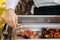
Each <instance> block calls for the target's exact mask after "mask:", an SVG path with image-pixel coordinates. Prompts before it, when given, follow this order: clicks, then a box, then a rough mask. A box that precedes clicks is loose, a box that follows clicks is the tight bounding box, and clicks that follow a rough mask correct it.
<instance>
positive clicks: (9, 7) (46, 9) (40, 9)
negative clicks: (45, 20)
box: [5, 0, 60, 28]
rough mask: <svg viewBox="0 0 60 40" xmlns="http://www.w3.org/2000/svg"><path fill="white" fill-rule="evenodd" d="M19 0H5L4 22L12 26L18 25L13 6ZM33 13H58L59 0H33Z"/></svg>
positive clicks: (59, 10) (59, 12) (59, 9)
mask: <svg viewBox="0 0 60 40" xmlns="http://www.w3.org/2000/svg"><path fill="white" fill-rule="evenodd" d="M18 1H20V0H7V2H6V16H5V22H6V23H7V24H8V25H10V26H11V27H13V28H16V26H17V25H18V17H17V15H16V14H15V7H16V5H17V4H18ZM33 1H34V5H35V8H34V15H51V14H52V15H56V14H58V15H59V14H60V0H33Z"/></svg>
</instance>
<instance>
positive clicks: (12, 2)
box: [6, 0, 20, 10]
mask: <svg viewBox="0 0 60 40" xmlns="http://www.w3.org/2000/svg"><path fill="white" fill-rule="evenodd" d="M18 1H20V0H6V9H10V8H12V9H14V10H15V7H16V5H17V4H18Z"/></svg>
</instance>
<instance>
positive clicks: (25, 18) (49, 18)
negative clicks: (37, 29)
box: [18, 15, 60, 23]
mask: <svg viewBox="0 0 60 40" xmlns="http://www.w3.org/2000/svg"><path fill="white" fill-rule="evenodd" d="M18 17H19V22H20V23H21V22H34V23H35V22H37V23H60V16H57V15H40V16H39V15H18Z"/></svg>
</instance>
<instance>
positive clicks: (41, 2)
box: [6, 0, 60, 9]
mask: <svg viewBox="0 0 60 40" xmlns="http://www.w3.org/2000/svg"><path fill="white" fill-rule="evenodd" d="M18 1H20V0H6V9H9V8H12V9H15V7H16V5H17V4H18ZM33 1H34V4H35V6H36V7H41V6H54V5H60V0H33Z"/></svg>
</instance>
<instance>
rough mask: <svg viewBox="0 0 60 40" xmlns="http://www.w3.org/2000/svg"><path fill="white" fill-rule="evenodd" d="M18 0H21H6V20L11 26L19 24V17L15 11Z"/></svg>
mask: <svg viewBox="0 0 60 40" xmlns="http://www.w3.org/2000/svg"><path fill="white" fill-rule="evenodd" d="M18 1H19V0H6V16H5V18H4V20H5V22H6V23H7V24H8V25H9V26H11V27H13V28H16V26H17V24H18V21H17V20H18V17H17V15H16V14H15V11H14V10H15V6H16V5H17V3H18Z"/></svg>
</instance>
